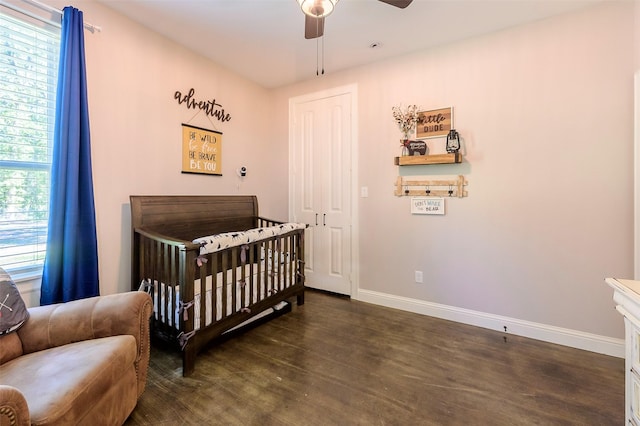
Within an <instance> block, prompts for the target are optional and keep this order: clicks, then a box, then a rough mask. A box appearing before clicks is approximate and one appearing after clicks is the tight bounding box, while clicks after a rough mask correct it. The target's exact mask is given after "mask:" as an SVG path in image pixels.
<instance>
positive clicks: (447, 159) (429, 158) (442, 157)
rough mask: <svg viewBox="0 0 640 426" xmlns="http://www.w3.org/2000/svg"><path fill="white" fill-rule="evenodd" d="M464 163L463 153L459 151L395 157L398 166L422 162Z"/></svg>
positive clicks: (414, 164) (415, 164)
mask: <svg viewBox="0 0 640 426" xmlns="http://www.w3.org/2000/svg"><path fill="white" fill-rule="evenodd" d="M453 163H462V154H460V153H459V152H454V153H449V154H434V155H405V156H402V157H395V159H394V164H395V165H396V166H417V165H420V164H453Z"/></svg>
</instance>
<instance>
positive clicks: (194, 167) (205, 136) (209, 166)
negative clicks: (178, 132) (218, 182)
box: [182, 124, 222, 176]
mask: <svg viewBox="0 0 640 426" xmlns="http://www.w3.org/2000/svg"><path fill="white" fill-rule="evenodd" d="M182 173H200V174H206V175H218V176H222V133H220V132H216V131H213V130H207V129H203V128H200V127H194V126H190V125H188V124H183V125H182Z"/></svg>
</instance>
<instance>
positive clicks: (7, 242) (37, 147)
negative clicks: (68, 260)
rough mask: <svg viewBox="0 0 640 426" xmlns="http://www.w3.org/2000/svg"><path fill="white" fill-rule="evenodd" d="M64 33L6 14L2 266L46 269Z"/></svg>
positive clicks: (2, 34) (1, 77)
mask: <svg viewBox="0 0 640 426" xmlns="http://www.w3.org/2000/svg"><path fill="white" fill-rule="evenodd" d="M59 46H60V29H59V28H55V27H54V26H52V25H47V24H44V23H42V22H31V21H30V20H26V19H21V18H17V17H15V16H14V14H12V13H9V12H6V11H5V10H4V9H0V266H1V267H3V268H5V269H7V270H12V271H20V272H27V271H29V270H38V269H41V267H42V263H43V261H44V254H45V249H46V240H47V220H48V209H49V208H48V206H49V178H50V171H51V153H52V146H53V128H54V120H55V103H56V84H57V75H58V72H57V71H58V60H59V49H60V47H59Z"/></svg>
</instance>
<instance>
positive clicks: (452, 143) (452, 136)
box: [447, 129, 460, 153]
mask: <svg viewBox="0 0 640 426" xmlns="http://www.w3.org/2000/svg"><path fill="white" fill-rule="evenodd" d="M458 151H460V135H459V134H458V132H456V129H451V130H449V134H448V135H447V152H448V153H455V152H458Z"/></svg>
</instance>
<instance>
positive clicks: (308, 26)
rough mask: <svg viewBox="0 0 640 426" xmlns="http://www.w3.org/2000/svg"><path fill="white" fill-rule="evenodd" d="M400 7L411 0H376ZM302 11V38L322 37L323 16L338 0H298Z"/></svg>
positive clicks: (405, 5)
mask: <svg viewBox="0 0 640 426" xmlns="http://www.w3.org/2000/svg"><path fill="white" fill-rule="evenodd" d="M378 1H381V2H383V3H387V4H390V5H392V6H395V7H399V8H400V9H404V8H405V7H407V6H409V5H410V4H411V2H412V1H413V0H378ZM298 3H299V4H300V7H301V8H302V11H303V12H304V19H305V21H304V38H306V39H312V38H317V37H322V34H324V18H325V17H326V16H328V15H330V14H331V12H333V8H334V7H335V5H336V3H338V0H298Z"/></svg>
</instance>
